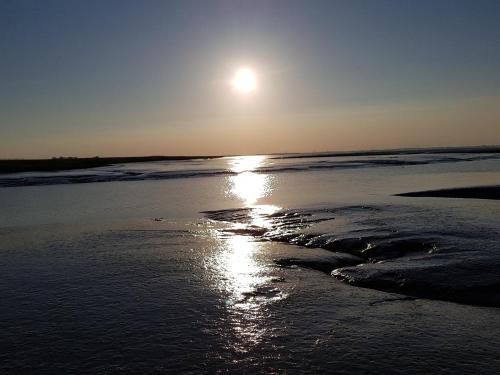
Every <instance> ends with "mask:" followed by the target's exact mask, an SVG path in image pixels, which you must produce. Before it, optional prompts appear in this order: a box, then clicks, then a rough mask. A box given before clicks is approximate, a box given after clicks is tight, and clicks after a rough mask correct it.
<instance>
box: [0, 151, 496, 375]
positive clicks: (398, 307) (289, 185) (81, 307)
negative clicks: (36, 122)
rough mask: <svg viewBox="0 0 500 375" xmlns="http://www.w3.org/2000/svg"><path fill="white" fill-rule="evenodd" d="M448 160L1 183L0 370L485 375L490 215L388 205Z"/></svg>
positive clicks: (471, 164) (456, 163)
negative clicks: (0, 305) (460, 374)
mask: <svg viewBox="0 0 500 375" xmlns="http://www.w3.org/2000/svg"><path fill="white" fill-rule="evenodd" d="M465 151H467V150H464V153H457V152H454V153H451V154H442V153H439V154H432V153H426V154H407V153H395V154H389V155H352V156H340V157H339V156H331V155H330V156H329V155H295V156H299V157H294V158H290V157H289V156H280V155H274V156H253V157H234V158H223V159H214V160H195V161H182V162H154V163H144V164H127V165H114V166H110V167H103V168H96V169H92V170H82V171H69V172H58V173H54V172H50V173H25V174H16V175H4V176H3V177H1V178H0V185H1V186H4V188H1V189H0V207H1V208H2V211H1V214H0V272H1V274H2V278H1V279H0V296H1V301H2V308H1V310H0V329H1V332H2V334H1V335H2V340H1V343H2V351H1V354H0V369H1V371H2V372H11V373H19V372H27V371H29V372H37V373H60V372H62V373H116V372H125V373H179V372H185V373H214V372H222V373H224V372H243V373H255V372H265V373H285V372H286V373H314V372H335V373H352V372H364V373H367V372H377V373H380V372H383V373H423V372H433V373H494V372H498V371H499V370H500V354H499V353H498V347H499V344H500V339H499V338H498V334H497V333H498V332H497V327H498V326H499V323H500V316H499V314H498V311H499V310H498V306H499V305H500V296H499V291H500V287H499V286H500V271H498V269H499V266H500V255H499V254H500V245H498V239H499V233H500V221H499V220H498V213H499V208H500V202H499V201H495V200H481V199H454V198H424V197H400V196H395V195H394V194H398V193H404V192H410V191H419V190H430V189H439V188H449V187H465V186H483V185H499V184H500V163H499V160H498V159H499V157H500V154H496V153H468V152H465ZM82 176H83V177H82ZM76 182H79V183H76ZM82 182H86V183H82ZM332 271H333V274H332Z"/></svg>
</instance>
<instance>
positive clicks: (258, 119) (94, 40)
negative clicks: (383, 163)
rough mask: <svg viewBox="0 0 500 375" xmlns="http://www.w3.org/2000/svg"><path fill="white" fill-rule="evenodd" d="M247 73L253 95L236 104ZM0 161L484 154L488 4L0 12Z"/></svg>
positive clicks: (499, 69) (489, 109) (68, 4)
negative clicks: (235, 86)
mask: <svg viewBox="0 0 500 375" xmlns="http://www.w3.org/2000/svg"><path fill="white" fill-rule="evenodd" d="M241 65H245V66H250V67H252V68H253V69H254V70H255V71H256V73H257V75H258V79H259V89H258V92H256V93H254V94H252V95H247V96H245V95H238V94H236V93H235V92H234V90H232V89H231V88H230V87H229V85H228V82H227V81H228V79H230V77H231V75H232V73H233V71H234V70H235V69H236V68H237V67H239V66H241ZM0 140H1V143H0V146H1V147H0V158H19V157H52V156H59V155H64V156H94V155H101V156H112V155H123V156H125V155H180V154H183V155H187V154H191V155H192V154H196V155H200V154H242V153H270V152H299V151H326V150H354V149H375V148H398V147H420V146H458V145H482V144H490V145H491V144H500V1H496V0H492V1H479V0H474V1H472V0H471V1H469V0H468V1H445V0H443V1H436V0H433V1H424V0H419V1H414V0H412V1H405V0H398V1H396V0H393V1H382V0H377V1H375V0H373V1H368V0H366V1H355V0H348V1H347V0H346V1H334V0H326V1H305V0H304V1H291V0H287V1H238V0H228V1H208V0H198V1H186V0H183V1H146V0H141V1H139V0H137V1H125V0H117V1H111V0H98V1H89V0H81V1H73V0H60V1H50V0H44V1H40V0H34V1H23V0H11V1H10V0H0Z"/></svg>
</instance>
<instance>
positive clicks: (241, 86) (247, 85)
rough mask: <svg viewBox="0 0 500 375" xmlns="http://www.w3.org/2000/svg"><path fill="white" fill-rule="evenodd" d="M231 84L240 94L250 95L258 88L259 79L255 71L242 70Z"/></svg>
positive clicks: (239, 70)
mask: <svg viewBox="0 0 500 375" xmlns="http://www.w3.org/2000/svg"><path fill="white" fill-rule="evenodd" d="M231 84H232V86H233V87H234V89H235V90H236V91H238V92H241V93H250V92H252V91H255V89H256V88H257V77H256V75H255V72H254V71H253V70H251V69H249V68H240V69H238V70H237V71H236V73H235V74H234V76H233V79H232V81H231Z"/></svg>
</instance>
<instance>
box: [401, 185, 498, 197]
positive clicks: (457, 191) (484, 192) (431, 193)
mask: <svg viewBox="0 0 500 375" xmlns="http://www.w3.org/2000/svg"><path fill="white" fill-rule="evenodd" d="M396 195H397V196H400V197H434V198H472V199H495V200H498V199H500V185H496V186H477V187H465V188H454V189H440V190H427V191H415V192H410V193H403V194H396Z"/></svg>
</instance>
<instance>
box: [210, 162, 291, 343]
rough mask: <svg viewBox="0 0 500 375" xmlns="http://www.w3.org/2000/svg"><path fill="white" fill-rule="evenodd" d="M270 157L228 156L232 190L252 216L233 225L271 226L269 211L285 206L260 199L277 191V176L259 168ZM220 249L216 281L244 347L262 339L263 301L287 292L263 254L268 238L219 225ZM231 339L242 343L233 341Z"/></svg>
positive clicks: (230, 189)
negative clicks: (276, 281)
mask: <svg viewBox="0 0 500 375" xmlns="http://www.w3.org/2000/svg"><path fill="white" fill-rule="evenodd" d="M265 163H266V157H265V156H241V157H235V158H231V159H229V169H230V170H231V171H232V172H235V173H236V175H233V176H229V177H228V186H229V188H228V191H227V194H228V196H232V197H236V198H237V199H239V200H240V201H241V203H242V205H243V208H245V209H249V211H248V214H247V215H248V216H246V218H245V219H242V221H241V222H240V223H232V224H231V228H243V229H244V228H245V227H259V228H270V227H271V224H272V223H271V221H270V217H269V215H272V214H273V213H275V212H276V211H278V210H280V207H277V206H274V205H270V204H260V205H259V204H257V203H258V202H259V200H260V199H262V198H264V197H269V196H270V195H271V194H272V183H273V181H272V178H271V176H270V175H268V174H264V173H258V172H257V169H258V168H261V167H262V166H264V165H265ZM217 233H218V234H216V236H217V237H218V240H219V241H220V242H219V243H220V247H219V251H217V252H216V253H215V254H214V257H213V258H212V260H211V262H212V265H213V266H214V267H215V272H216V273H217V280H218V281H217V284H218V287H219V289H220V290H221V292H222V294H223V295H224V296H225V297H224V298H225V305H226V307H227V309H228V310H227V311H228V312H229V318H230V326H231V327H232V328H233V333H234V334H235V335H236V337H238V341H239V342H240V344H238V345H242V348H245V347H248V345H251V343H257V342H258V341H259V340H260V338H261V337H262V335H264V334H265V329H264V327H265V324H264V325H263V320H264V310H265V309H264V308H263V307H264V306H265V305H267V304H268V303H272V302H273V301H276V300H279V299H283V298H285V296H286V294H285V293H283V292H282V291H281V290H280V289H278V288H277V287H276V284H273V282H272V279H273V277H272V276H271V272H270V270H269V268H268V266H267V263H266V262H265V261H263V260H262V259H259V257H260V254H261V252H262V251H264V249H267V247H266V245H265V243H263V242H256V241H255V239H254V238H253V237H252V236H246V235H241V234H238V233H231V232H230V231H224V230H222V231H219V232H217ZM232 345H237V344H236V342H233V344H232Z"/></svg>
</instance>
